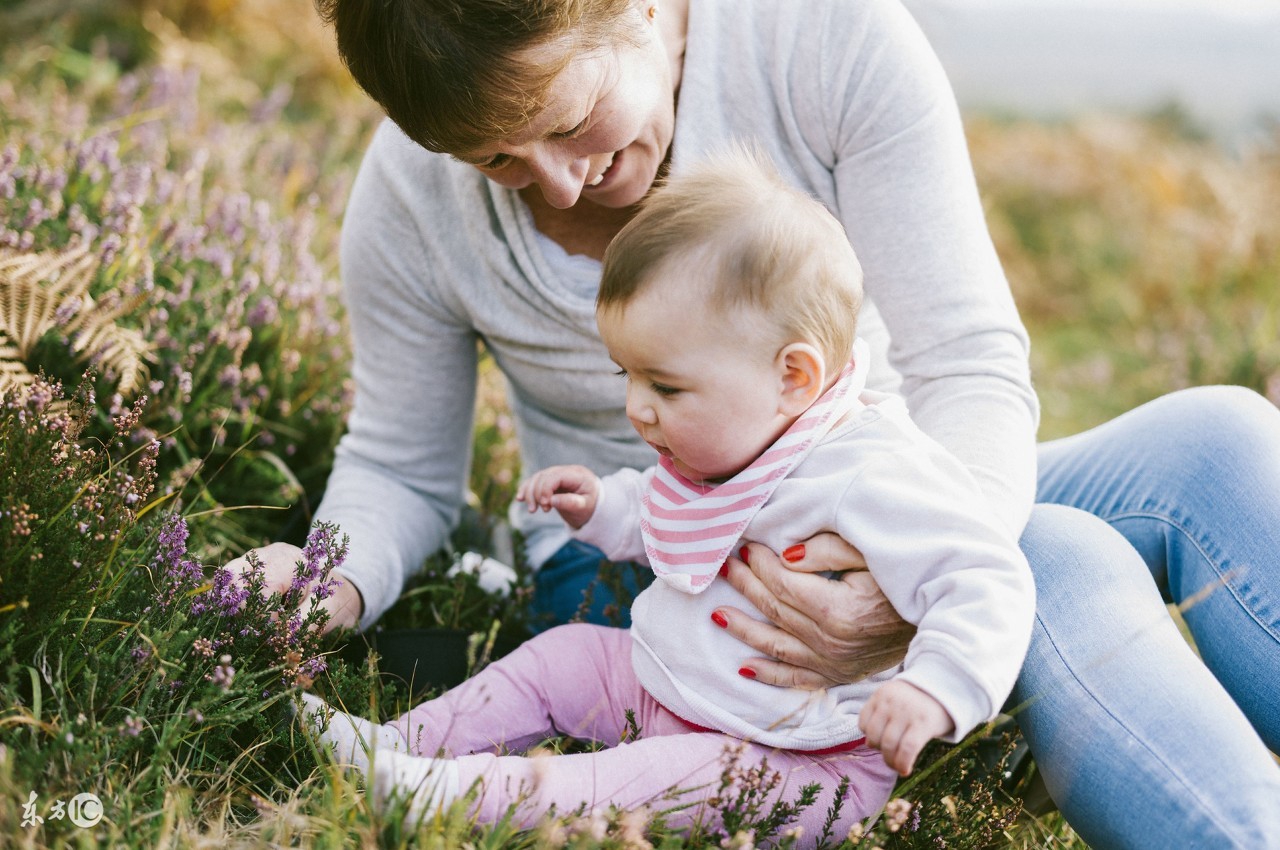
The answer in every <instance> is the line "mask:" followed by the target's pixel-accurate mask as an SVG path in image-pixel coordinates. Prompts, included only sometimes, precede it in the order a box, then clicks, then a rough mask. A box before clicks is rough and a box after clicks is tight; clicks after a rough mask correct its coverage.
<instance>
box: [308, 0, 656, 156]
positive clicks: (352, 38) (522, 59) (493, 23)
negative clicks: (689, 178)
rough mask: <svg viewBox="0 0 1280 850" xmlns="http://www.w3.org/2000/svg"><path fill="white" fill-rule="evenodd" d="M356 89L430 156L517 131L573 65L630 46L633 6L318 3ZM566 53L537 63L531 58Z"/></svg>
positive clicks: (490, 1)
mask: <svg viewBox="0 0 1280 850" xmlns="http://www.w3.org/2000/svg"><path fill="white" fill-rule="evenodd" d="M315 2H316V9H317V10H318V11H319V13H320V17H321V18H323V19H324V20H325V21H326V22H327V23H331V24H333V28H334V31H335V33H336V34H337V39H338V52H339V53H340V54H341V56H342V60H343V62H345V63H346V65H347V68H348V69H350V71H351V75H352V76H353V77H355V79H356V82H358V83H359V84H360V86H361V87H362V88H363V89H364V90H365V91H366V92H368V93H369V95H370V96H371V97H372V98H373V99H374V100H376V101H377V102H378V103H379V104H381V105H382V108H383V109H385V110H386V112H387V115H388V116H390V118H391V120H392V121H394V122H396V124H398V125H399V126H400V129H401V130H403V131H404V132H405V134H406V135H407V136H408V137H409V138H411V139H413V140H414V141H415V142H417V143H418V144H420V145H422V146H423V147H425V148H427V149H428V150H433V151H439V152H445V153H453V154H463V153H467V152H470V151H474V150H476V149H477V148H479V147H481V146H483V145H485V144H487V143H490V142H492V141H494V140H496V139H501V138H504V137H506V136H509V135H511V134H512V133H514V132H516V131H518V130H520V129H522V128H523V127H524V126H525V125H526V124H527V123H528V122H529V120H530V119H531V118H533V117H534V116H535V115H537V114H538V113H539V112H540V111H541V110H542V109H543V108H544V107H545V106H546V102H545V98H546V93H547V89H548V88H549V87H550V86H551V83H552V81H553V80H554V79H555V78H556V76H557V75H558V74H559V73H560V72H561V71H563V70H564V68H565V66H566V65H568V64H569V62H570V60H572V59H573V57H574V56H576V55H578V54H579V53H581V52H583V51H586V50H593V49H596V48H599V47H602V46H604V45H607V44H612V43H616V42H617V41H619V40H626V39H627V38H628V36H629V33H630V30H629V28H628V26H627V24H626V22H625V21H624V13H625V12H626V10H627V9H628V8H629V7H630V6H631V4H632V2H633V0H315ZM559 42H563V43H564V46H565V49H564V51H563V52H562V53H561V52H559V51H557V52H556V54H555V55H554V57H553V58H552V59H550V60H549V61H542V62H539V61H534V60H532V59H531V58H529V56H528V52H529V51H530V50H531V49H534V48H538V47H543V46H547V47H554V46H557V45H558V43H559Z"/></svg>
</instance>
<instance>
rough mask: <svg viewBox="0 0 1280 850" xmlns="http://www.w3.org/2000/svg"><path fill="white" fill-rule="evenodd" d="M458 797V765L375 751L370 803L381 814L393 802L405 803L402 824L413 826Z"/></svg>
mask: <svg viewBox="0 0 1280 850" xmlns="http://www.w3.org/2000/svg"><path fill="white" fill-rule="evenodd" d="M457 798H458V763H457V762H455V761H451V760H449V759H434V758H426V757H423V756H411V755H408V754H405V753H398V752H394V751H391V750H379V751H378V754H377V756H375V757H374V760H373V802H374V806H376V807H377V808H378V809H380V810H382V811H385V810H386V809H387V807H388V806H389V805H390V803H391V801H392V800H393V799H395V800H407V801H408V803H409V807H408V809H407V810H406V812H405V823H406V824H408V825H410V826H413V825H415V824H417V823H418V822H419V821H421V820H423V819H424V818H428V817H431V816H432V815H434V814H435V813H436V812H438V811H440V810H441V809H444V808H447V807H448V806H449V805H450V804H451V803H452V802H453V801H454V800H456V799H457Z"/></svg>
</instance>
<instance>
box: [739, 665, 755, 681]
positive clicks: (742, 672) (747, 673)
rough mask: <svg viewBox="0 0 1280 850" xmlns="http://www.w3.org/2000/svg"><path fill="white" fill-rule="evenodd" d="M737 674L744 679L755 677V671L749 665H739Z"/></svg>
mask: <svg viewBox="0 0 1280 850" xmlns="http://www.w3.org/2000/svg"><path fill="white" fill-rule="evenodd" d="M738 675H739V676H741V677H742V678H744V679H754V678H755V677H756V671H755V670H752V669H751V668H750V667H739V668H738Z"/></svg>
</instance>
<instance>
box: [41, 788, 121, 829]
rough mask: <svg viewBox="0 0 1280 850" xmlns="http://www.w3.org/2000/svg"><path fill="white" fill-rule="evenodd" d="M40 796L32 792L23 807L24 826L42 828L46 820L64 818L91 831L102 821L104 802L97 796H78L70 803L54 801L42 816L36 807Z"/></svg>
mask: <svg viewBox="0 0 1280 850" xmlns="http://www.w3.org/2000/svg"><path fill="white" fill-rule="evenodd" d="M39 798H40V795H39V794H37V793H36V792H35V791H32V792H31V796H29V797H28V798H27V802H26V803H24V804H23V805H22V826H25V827H34V826H40V825H41V824H43V823H44V822H45V820H46V818H47V819H48V820H62V819H63V818H64V817H65V818H66V819H67V820H69V821H71V822H72V823H73V824H75V825H76V826H78V827H80V828H82V829H89V828H90V827H93V826H97V825H98V822H99V821H101V820H102V814H103V812H102V800H100V799H98V795H97V794H77V795H75V796H74V797H72V798H71V801H70V802H64V801H63V800H54V801H53V805H52V806H50V807H49V808H48V809H47V810H46V813H45V815H43V816H42V815H41V814H40V812H39V809H38V808H37V806H36V800H38V799H39Z"/></svg>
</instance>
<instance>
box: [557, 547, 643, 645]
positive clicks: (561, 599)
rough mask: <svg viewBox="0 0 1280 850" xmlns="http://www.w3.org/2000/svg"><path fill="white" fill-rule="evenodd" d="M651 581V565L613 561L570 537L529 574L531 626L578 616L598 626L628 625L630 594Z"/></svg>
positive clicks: (594, 548) (637, 592) (632, 597)
mask: <svg viewBox="0 0 1280 850" xmlns="http://www.w3.org/2000/svg"><path fill="white" fill-rule="evenodd" d="M651 581H653V571H652V570H650V569H649V568H648V567H647V566H641V565H639V564H633V563H629V562H626V563H619V564H613V563H610V561H609V560H608V559H607V558H606V557H605V556H604V553H603V552H601V551H600V550H599V549H597V548H596V547H594V546H592V545H590V544H588V543H583V542H582V541H580V540H570V541H569V542H568V543H566V544H565V545H563V546H561V547H560V548H559V549H558V550H557V551H556V553H555V554H554V555H552V556H551V557H550V558H548V559H547V560H546V561H545V562H544V563H543V564H542V566H541V567H539V568H538V571H537V572H536V573H535V574H534V577H533V623H532V628H533V630H534V631H537V632H541V631H546V630H547V629H549V628H551V627H552V626H557V625H560V624H561V623H568V622H571V621H575V620H581V621H583V622H587V623H595V624H597V625H601V626H619V627H622V628H628V627H630V625H631V600H633V599H635V598H636V595H637V594H639V593H640V591H641V590H644V588H645V587H647V586H648V585H649V583H650V582H651Z"/></svg>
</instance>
